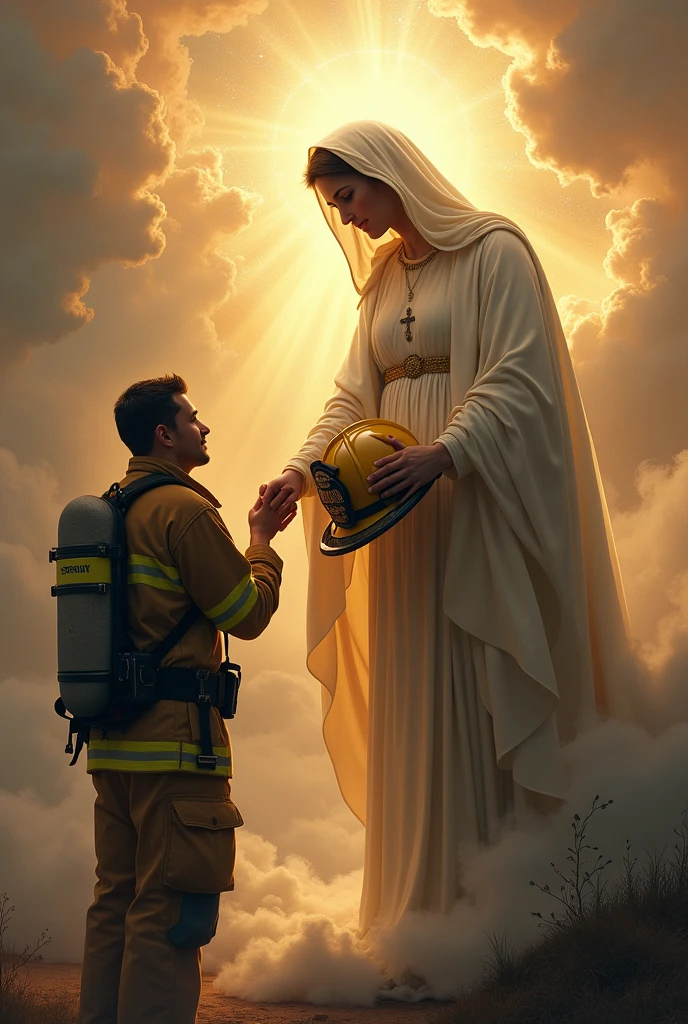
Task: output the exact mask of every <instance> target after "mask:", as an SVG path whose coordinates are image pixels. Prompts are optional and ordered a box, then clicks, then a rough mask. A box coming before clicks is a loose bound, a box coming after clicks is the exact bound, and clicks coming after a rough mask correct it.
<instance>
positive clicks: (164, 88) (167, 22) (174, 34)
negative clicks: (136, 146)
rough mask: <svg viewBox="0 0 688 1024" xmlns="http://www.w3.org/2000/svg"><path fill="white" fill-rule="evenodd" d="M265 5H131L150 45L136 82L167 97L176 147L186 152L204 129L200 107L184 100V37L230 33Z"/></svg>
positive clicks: (176, 0)
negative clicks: (186, 148) (138, 15)
mask: <svg viewBox="0 0 688 1024" xmlns="http://www.w3.org/2000/svg"><path fill="white" fill-rule="evenodd" d="M267 3H268V0H198V2H197V3H196V2H194V0H130V3H129V6H130V8H131V9H132V10H135V11H137V12H138V13H139V14H140V15H141V17H142V19H143V26H144V31H145V33H146V37H147V39H148V41H149V46H148V49H147V51H146V54H145V56H144V57H143V59H142V60H141V61H140V63H139V65H138V67H137V76H138V78H139V79H140V80H141V81H144V82H147V83H148V84H149V85H151V86H152V87H153V88H154V89H157V90H158V91H159V92H160V93H161V94H162V95H164V96H165V100H166V104H167V120H168V124H169V127H170V131H171V134H172V136H173V138H174V139H175V141H176V142H178V143H179V144H181V145H182V146H184V145H185V144H186V143H187V142H188V141H189V139H190V138H192V137H193V136H194V135H195V134H197V133H198V131H199V130H200V128H201V127H202V125H203V112H202V110H201V108H200V106H199V105H198V104H197V103H195V102H194V101H193V100H192V99H190V98H189V95H188V82H189V74H190V71H191V59H190V57H189V49H188V47H187V46H186V44H185V43H184V42H182V37H185V36H202V35H204V34H205V33H206V32H229V31H230V29H232V28H234V27H235V26H236V25H243V24H245V23H246V21H247V19H248V18H249V17H250V16H251V15H253V14H259V13H260V12H261V11H263V10H264V9H265V7H266V6H267Z"/></svg>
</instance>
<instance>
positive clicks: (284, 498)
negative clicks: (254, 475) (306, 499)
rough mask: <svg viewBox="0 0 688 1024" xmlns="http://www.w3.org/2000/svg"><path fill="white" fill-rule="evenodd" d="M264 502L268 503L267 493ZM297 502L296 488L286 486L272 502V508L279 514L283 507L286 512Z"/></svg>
mask: <svg viewBox="0 0 688 1024" xmlns="http://www.w3.org/2000/svg"><path fill="white" fill-rule="evenodd" d="M263 501H264V502H265V501H267V492H266V493H265V495H264V496H263ZM295 501H296V499H295V497H294V488H293V487H290V486H289V485H286V486H284V487H282V488H281V489H280V490H279V491H278V492H277V494H276V495H275V497H274V498H272V500H271V501H270V508H271V509H272V510H273V512H277V511H278V510H279V509H281V508H283V507H284V509H285V510H286V509H287V508H289V506H290V505H291V504H293V503H295Z"/></svg>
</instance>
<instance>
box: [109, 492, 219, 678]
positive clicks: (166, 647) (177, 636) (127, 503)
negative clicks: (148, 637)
mask: <svg viewBox="0 0 688 1024" xmlns="http://www.w3.org/2000/svg"><path fill="white" fill-rule="evenodd" d="M167 484H179V486H180V487H189V488H190V489H191V490H193V489H194V488H193V486H192V485H191V484H190V483H187V482H186V481H185V480H180V479H179V478H178V477H176V476H172V474H171V473H147V474H146V476H143V477H141V479H140V480H134V481H133V483H130V484H128V485H127V487H120V486H119V484H113V485H112V487H111V488H110V490H109V491H108V492H107V493H106V494H104V495H103V497H104V498H107V499H108V500H109V501H112V502H114V503H115V504H116V506H117V508H118V509H119V511H120V512H121V513H122V515H123V516H126V514H127V512H128V511H129V509H130V508H131V506H132V505H133V504H134V502H135V501H136V499H137V498H140V497H141V495H142V494H145V493H146V492H147V491H152V490H153V489H154V488H156V487H165V486H166V485H167ZM202 614H203V613H202V611H201V609H200V608H199V607H198V606H197V605H195V604H192V605H191V607H190V608H189V610H188V611H187V612H186V613H185V614H184V615H183V616H182V618H181V619H180V620H179V622H178V623H177V625H176V626H174V627H173V628H172V629H171V630H170V632H169V633H168V634H167V636H166V637H163V639H162V640H161V641H160V643H159V644H158V645H157V647H154V648H153V650H152V651H150V652H149V653H150V655H151V657H152V658H153V662H154V663H155V664H156V665H159V664H160V662H161V661H162V660H163V658H164V657H165V656H166V655H168V654H169V653H170V651H171V650H172V648H173V647H176V645H177V644H178V643H179V641H180V640H181V639H182V637H183V636H185V635H186V634H187V633H188V631H189V630H190V629H191V627H192V626H193V624H194V622H195V621H196V619H197V618H199V616H200V615H202Z"/></svg>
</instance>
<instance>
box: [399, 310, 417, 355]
mask: <svg viewBox="0 0 688 1024" xmlns="http://www.w3.org/2000/svg"><path fill="white" fill-rule="evenodd" d="M415 319H416V318H415V316H411V307H410V306H409V307H408V308H407V310H406V316H405V317H404V318H403V320H400V321H399V323H400V324H402V326H403V325H405V326H406V334H405V335H404V337H405V338H406V341H408V343H409V345H410V344H411V342H412V341H413V335H412V334H411V324H412V323H414V321H415Z"/></svg>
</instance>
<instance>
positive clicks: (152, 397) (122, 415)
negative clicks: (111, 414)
mask: <svg viewBox="0 0 688 1024" xmlns="http://www.w3.org/2000/svg"><path fill="white" fill-rule="evenodd" d="M186 392H187V387H186V381H185V380H184V379H183V378H182V377H179V376H178V375H177V374H176V373H167V374H165V376H164V377H152V378H151V379H150V380H140V381H138V382H137V383H136V384H132V385H131V387H128V388H127V390H126V391H123V392H122V394H121V395H120V396H119V398H118V399H117V401H116V402H115V423H116V425H117V433H118V434H119V436H120V437H121V439H122V441H123V442H124V444H125V445H126V446H127V448H128V449H129V451H130V452H131V454H132V455H148V454H149V453H150V451H151V449H152V447H153V442H154V440H155V428H156V427H158V426H159V425H160V424H161V423H162V424H164V426H166V427H169V428H170V429H171V430H174V427H175V417H176V415H177V412H178V411H179V406H178V405H177V403H176V402H175V400H174V398H175V395H185V394H186Z"/></svg>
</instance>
